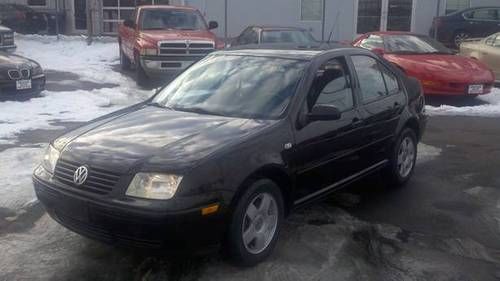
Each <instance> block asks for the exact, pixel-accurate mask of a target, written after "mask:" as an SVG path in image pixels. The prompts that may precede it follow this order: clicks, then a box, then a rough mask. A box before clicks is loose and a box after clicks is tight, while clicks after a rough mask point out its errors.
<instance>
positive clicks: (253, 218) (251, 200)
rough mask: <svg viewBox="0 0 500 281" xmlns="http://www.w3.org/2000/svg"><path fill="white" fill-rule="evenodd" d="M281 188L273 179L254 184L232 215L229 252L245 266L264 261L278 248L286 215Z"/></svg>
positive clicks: (228, 243) (240, 198) (239, 200)
mask: <svg viewBox="0 0 500 281" xmlns="http://www.w3.org/2000/svg"><path fill="white" fill-rule="evenodd" d="M283 206H284V205H283V198H282V194H281V190H280V188H279V187H278V186H277V185H276V184H275V183H274V182H273V181H271V180H269V179H259V180H256V181H255V182H253V183H252V184H250V186H249V187H248V188H247V189H246V191H245V192H244V194H243V195H241V197H239V199H238V202H237V204H236V206H235V210H234V212H233V214H232V221H231V226H230V230H229V234H228V239H227V245H226V246H227V248H226V250H227V251H228V252H229V253H230V254H231V255H232V257H233V258H234V259H235V260H237V261H238V262H239V263H240V264H243V265H254V264H257V263H259V262H261V261H262V260H264V259H265V258H266V257H267V256H268V255H269V254H270V253H271V251H272V249H273V248H274V246H275V245H276V241H277V237H278V234H279V230H280V226H281V222H282V220H283V215H284V207H283Z"/></svg>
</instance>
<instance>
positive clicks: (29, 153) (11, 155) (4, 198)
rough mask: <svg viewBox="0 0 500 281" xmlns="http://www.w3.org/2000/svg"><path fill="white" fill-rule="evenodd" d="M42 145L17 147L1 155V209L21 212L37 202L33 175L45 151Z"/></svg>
mask: <svg viewBox="0 0 500 281" xmlns="http://www.w3.org/2000/svg"><path fill="white" fill-rule="evenodd" d="M44 147H45V146H42V145H37V146H35V147H15V148H10V149H7V150H5V151H2V153H0V159H2V164H0V175H1V177H0V187H1V188H0V207H1V208H8V209H10V210H15V211H17V210H19V209H20V208H22V207H23V206H25V205H26V204H27V203H29V202H30V201H32V200H35V191H34V190H33V185H32V184H31V174H32V172H33V170H34V168H35V166H36V165H37V164H38V163H40V161H41V159H42V155H43V151H44Z"/></svg>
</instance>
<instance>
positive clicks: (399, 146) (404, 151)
mask: <svg viewBox="0 0 500 281" xmlns="http://www.w3.org/2000/svg"><path fill="white" fill-rule="evenodd" d="M389 159H390V160H389V166H388V167H387V170H386V173H387V174H388V177H389V179H390V184H391V185H393V186H394V187H399V186H403V185H404V184H406V182H408V180H409V179H410V178H411V176H412V175H413V172H414V171H415V164H416V161H417V136H416V134H415V131H414V130H412V129H410V128H405V129H404V130H403V131H402V132H401V134H400V135H399V137H398V139H397V141H396V143H395V145H394V148H393V149H392V152H391V155H390V158H389Z"/></svg>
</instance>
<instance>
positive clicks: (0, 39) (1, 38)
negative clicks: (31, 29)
mask: <svg viewBox="0 0 500 281" xmlns="http://www.w3.org/2000/svg"><path fill="white" fill-rule="evenodd" d="M11 45H14V34H13V33H0V46H11Z"/></svg>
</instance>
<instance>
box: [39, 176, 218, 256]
mask: <svg viewBox="0 0 500 281" xmlns="http://www.w3.org/2000/svg"><path fill="white" fill-rule="evenodd" d="M33 183H34V187H35V192H36V195H37V197H38V199H39V200H40V201H41V202H42V204H43V205H44V206H45V208H46V210H47V212H48V213H49V215H50V216H51V217H52V218H53V219H54V220H56V221H57V222H59V223H60V224H61V225H63V226H65V227H66V228H68V229H70V230H72V231H74V232H76V233H79V234H81V235H83V236H86V237H88V238H91V239H95V240H99V241H102V242H105V243H107V244H115V245H122V246H129V247H134V248H148V249H151V248H153V249H154V248H158V249H167V250H169V251H172V252H179V251H182V252H185V251H199V250H205V249H211V248H214V247H217V246H218V244H219V242H220V241H221V239H222V237H223V234H224V232H225V225H226V223H225V216H224V213H223V212H218V213H215V214H212V215H208V216H202V215H201V211H200V208H194V209H188V210H182V211H178V212H172V211H170V212H163V211H159V210H157V209H151V210H147V209H144V208H142V209H138V208H136V207H132V206H129V207H127V206H124V205H123V204H120V205H119V206H118V205H114V204H109V203H103V202H99V201H97V200H93V199H92V198H87V197H84V196H80V195H78V194H75V193H70V192H68V191H66V190H63V189H61V188H58V187H57V186H56V185H54V184H51V183H49V182H46V181H44V180H41V179H39V178H37V177H36V176H33Z"/></svg>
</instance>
